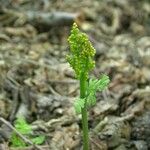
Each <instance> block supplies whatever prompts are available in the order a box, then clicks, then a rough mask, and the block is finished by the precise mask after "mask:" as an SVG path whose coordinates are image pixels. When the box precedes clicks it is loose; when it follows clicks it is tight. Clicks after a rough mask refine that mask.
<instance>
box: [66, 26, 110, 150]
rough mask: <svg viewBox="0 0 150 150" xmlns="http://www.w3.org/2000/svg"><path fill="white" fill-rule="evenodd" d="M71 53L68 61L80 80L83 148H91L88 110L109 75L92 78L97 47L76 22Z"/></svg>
mask: <svg viewBox="0 0 150 150" xmlns="http://www.w3.org/2000/svg"><path fill="white" fill-rule="evenodd" d="M68 41H69V45H70V54H68V55H67V61H68V62H69V64H70V66H71V67H72V68H73V70H74V72H75V76H76V78H77V79H78V80H79V81H80V98H77V99H76V101H75V103H74V107H75V111H76V112H77V114H80V113H81V115H82V128H83V150H89V136H88V115H87V110H88V109H89V108H90V107H91V106H93V105H95V104H96V91H102V90H103V89H104V88H105V87H107V85H108V83H109V77H108V76H106V75H103V76H102V77H101V79H99V80H98V79H91V80H89V83H88V82H87V80H88V79H89V72H90V71H91V70H92V69H93V68H94V67H95V61H94V55H95V52H96V51H95V49H94V47H93V46H92V44H91V42H90V41H89V39H88V36H87V35H86V34H85V33H82V32H81V31H80V30H79V29H78V27H77V24H76V23H74V24H73V27H72V30H71V35H70V36H69V38H68Z"/></svg>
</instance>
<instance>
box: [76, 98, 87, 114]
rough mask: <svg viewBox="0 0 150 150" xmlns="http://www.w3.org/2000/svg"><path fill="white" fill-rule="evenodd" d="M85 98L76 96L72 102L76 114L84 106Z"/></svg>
mask: <svg viewBox="0 0 150 150" xmlns="http://www.w3.org/2000/svg"><path fill="white" fill-rule="evenodd" d="M84 104H85V98H78V99H76V101H75V103H74V108H75V111H76V113H77V114H80V113H81V110H82V108H84Z"/></svg>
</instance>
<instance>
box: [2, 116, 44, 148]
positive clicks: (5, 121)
mask: <svg viewBox="0 0 150 150" xmlns="http://www.w3.org/2000/svg"><path fill="white" fill-rule="evenodd" d="M0 121H1V122H3V123H4V124H5V125H6V126H8V127H9V128H10V129H12V130H13V131H14V132H15V133H16V134H17V135H18V136H19V137H20V138H21V139H22V140H24V142H25V143H27V144H29V145H32V146H33V147H35V148H36V149H37V150H42V149H41V148H40V147H38V146H37V145H35V144H34V143H33V142H31V141H30V140H29V139H27V138H26V137H24V136H23V135H22V134H21V133H19V132H18V131H17V130H16V129H15V128H14V127H13V126H12V125H11V124H10V123H9V122H8V121H7V120H5V119H4V118H2V117H0Z"/></svg>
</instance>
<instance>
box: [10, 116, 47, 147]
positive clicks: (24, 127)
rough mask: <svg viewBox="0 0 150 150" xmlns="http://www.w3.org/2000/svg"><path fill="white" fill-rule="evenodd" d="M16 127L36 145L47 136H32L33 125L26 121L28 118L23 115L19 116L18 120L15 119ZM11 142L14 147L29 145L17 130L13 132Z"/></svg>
mask: <svg viewBox="0 0 150 150" xmlns="http://www.w3.org/2000/svg"><path fill="white" fill-rule="evenodd" d="M15 128H16V130H17V131H18V132H19V133H20V134H22V135H23V136H25V137H26V138H27V139H29V140H30V141H31V142H32V143H34V144H36V145H40V144H42V143H43V142H44V140H45V136H42V135H40V136H37V137H33V136H32V132H33V131H32V127H31V125H30V124H28V123H27V122H26V120H25V119H24V118H23V117H19V118H17V120H16V121H15ZM10 144H11V146H12V147H26V146H28V144H27V143H25V141H23V140H22V139H21V138H20V137H19V136H18V135H17V134H16V133H15V132H13V133H12V135H11V138H10Z"/></svg>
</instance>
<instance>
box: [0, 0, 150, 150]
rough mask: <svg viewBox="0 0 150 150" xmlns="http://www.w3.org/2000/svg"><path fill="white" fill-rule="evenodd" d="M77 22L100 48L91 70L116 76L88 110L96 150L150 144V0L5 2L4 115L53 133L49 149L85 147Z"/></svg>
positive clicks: (0, 5) (5, 135)
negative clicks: (73, 55)
mask: <svg viewBox="0 0 150 150" xmlns="http://www.w3.org/2000/svg"><path fill="white" fill-rule="evenodd" d="M73 22H76V23H77V24H78V27H79V29H80V30H81V31H82V32H85V33H87V35H88V37H89V39H90V41H91V42H92V44H93V46H94V47H95V49H96V55H95V60H96V68H95V69H94V70H93V71H92V72H91V76H96V77H99V75H100V74H103V73H105V74H107V75H108V76H109V77H110V79H111V83H110V84H109V87H108V89H106V90H105V91H104V92H102V93H97V105H96V106H94V107H93V108H92V109H91V110H90V111H89V128H90V129H91V131H90V143H91V150H107V149H108V150H148V149H150V1H149V0H82V1H80V0H0V117H2V118H4V119H6V120H7V121H9V123H10V124H12V125H13V123H14V120H15V119H16V118H17V117H18V116H24V117H25V118H26V120H27V121H28V122H29V123H30V124H31V125H32V127H33V128H34V129H35V130H36V131H35V132H34V134H35V135H36V134H37V132H38V134H39V133H40V134H44V135H45V136H46V138H45V141H44V142H43V144H42V145H41V147H42V149H43V150H44V149H52V150H80V149H82V141H81V134H80V132H81V129H82V126H81V121H80V120H81V118H80V116H77V115H76V114H75V112H74V108H73V102H74V98H75V97H76V96H78V95H79V83H78V81H77V80H76V79H75V77H74V72H73V71H72V69H71V68H70V67H69V64H68V63H67V62H66V59H65V57H66V54H67V53H68V52H69V45H68V41H67V38H68V36H69V34H70V29H71V27H72V24H73ZM3 126H4V123H2V122H0V143H1V144H0V146H1V148H3V149H5V148H4V147H7V148H8V147H10V144H8V139H9V136H10V134H11V131H8V130H5V129H4V127H3ZM22 149H23V148H22ZM28 149H31V148H30V147H29V148H28Z"/></svg>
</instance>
